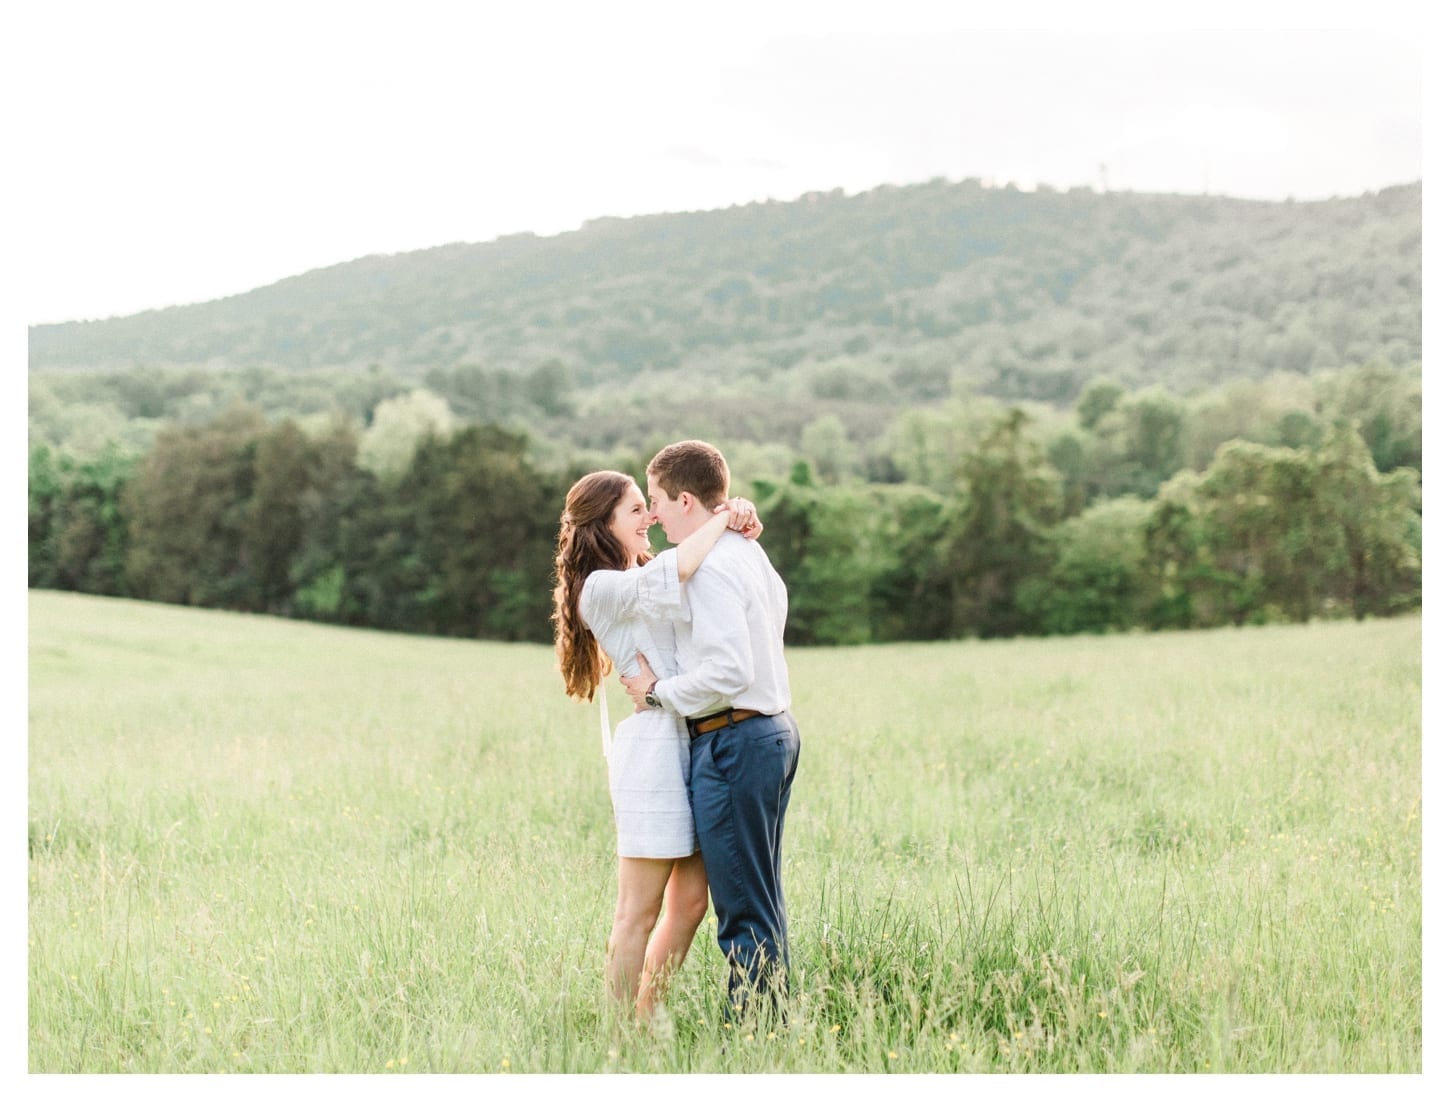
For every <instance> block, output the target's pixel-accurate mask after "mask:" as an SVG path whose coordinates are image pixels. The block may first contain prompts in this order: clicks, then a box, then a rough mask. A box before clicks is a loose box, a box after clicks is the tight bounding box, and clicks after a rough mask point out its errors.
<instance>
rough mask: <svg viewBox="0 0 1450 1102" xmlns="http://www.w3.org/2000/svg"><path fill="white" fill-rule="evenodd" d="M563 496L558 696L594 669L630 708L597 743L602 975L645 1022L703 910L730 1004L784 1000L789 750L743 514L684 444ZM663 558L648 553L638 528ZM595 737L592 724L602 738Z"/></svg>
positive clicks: (701, 451)
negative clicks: (624, 694)
mask: <svg viewBox="0 0 1450 1102" xmlns="http://www.w3.org/2000/svg"><path fill="white" fill-rule="evenodd" d="M646 474H647V487H648V490H649V499H648V501H646V499H645V495H644V494H643V493H641V492H640V489H639V487H638V486H637V485H636V484H635V482H634V480H633V479H632V478H630V477H629V476H628V475H625V474H620V473H618V472H615V471H596V472H595V473H593V474H589V475H585V476H584V477H583V478H581V479H580V480H579V481H578V482H576V483H575V484H574V486H573V487H572V488H571V489H570V491H569V494H568V497H567V499H566V500H565V505H564V513H563V516H562V517H561V518H560V525H559V547H558V554H557V556H556V558H555V564H554V565H555V574H556V585H555V589H554V628H555V636H554V644H555V650H556V652H557V654H558V658H559V667H560V670H561V672H562V673H563V675H564V684H565V689H566V691H567V692H568V693H569V695H571V696H576V697H579V698H581V699H585V700H592V699H593V698H594V693H595V691H596V690H598V689H599V686H600V683H601V682H602V681H603V679H604V678H605V677H606V676H608V674H609V673H610V670H611V668H614V669H617V670H619V671H620V674H621V681H622V682H623V683H624V686H625V688H626V690H627V691H628V692H629V695H630V697H631V699H632V700H633V701H634V703H635V709H636V710H635V712H634V714H633V715H631V716H630V717H628V718H627V719H625V720H624V721H623V722H622V723H620V724H619V726H618V728H617V729H616V730H615V732H614V736H613V739H612V740H609V741H608V743H607V754H608V760H609V792H610V797H611V799H612V801H613V804H614V820H615V826H616V830H617V835H618V852H619V895H618V900H617V903H616V907H615V914H614V926H613V928H612V930H611V931H610V935H609V943H608V949H607V953H606V963H605V974H606V979H607V986H608V988H609V991H610V993H611V994H612V995H613V996H614V997H615V998H616V999H618V1000H619V1001H620V1002H621V1003H622V1004H624V1005H626V1006H631V1005H632V1006H633V1008H634V1012H635V1014H636V1015H637V1016H638V1017H639V1018H641V1019H642V1020H645V1021H648V1020H649V1019H650V1017H651V1016H652V1015H653V1012H654V1009H655V1006H656V1004H657V1001H658V999H659V998H660V996H661V994H662V991H663V987H664V983H665V981H666V979H667V978H668V976H669V974H670V973H671V972H672V971H673V970H674V969H675V968H677V967H678V966H679V964H680V962H681V961H683V960H684V958H685V954H686V953H687V952H688V951H689V948H690V945H691V943H692V942H693V940H694V937H695V930H696V928H697V927H698V926H699V924H700V921H701V920H702V919H703V918H704V916H705V911H706V908H707V905H708V903H709V901H710V900H711V899H713V900H714V904H715V916H716V922H717V931H716V933H717V938H718V940H719V944H720V950H721V952H723V953H724V954H725V960H726V963H727V967H728V970H729V979H728V990H729V1005H730V1007H731V1012H732V1013H736V1014H738V1013H740V1012H741V1011H742V1010H743V1009H744V1008H745V1007H746V1005H747V1004H749V1003H750V1002H751V1000H752V998H753V997H754V996H755V995H757V994H760V995H764V997H765V1001H766V1003H767V1004H768V1005H774V1004H775V1000H776V997H777V996H779V995H780V994H782V993H783V992H784V991H785V989H786V983H787V972H788V968H789V956H788V952H787V947H786V914H785V897H784V895H783V893H782V890H781V861H780V845H781V826H782V822H783V820H784V817H785V811H786V807H787V805H788V804H789V802H790V791H791V782H792V781H793V780H794V778H795V769H796V760H797V758H798V756H799V754H800V734H799V731H798V730H797V728H796V723H795V720H794V719H793V718H792V717H791V714H790V711H789V708H790V685H789V682H788V680H787V674H786V665H785V652H784V646H783V637H784V631H785V616H786V591H785V585H784V583H782V582H781V580H780V575H779V574H777V573H776V571H775V569H774V568H773V567H772V566H771V565H770V560H769V558H767V556H766V554H765V551H764V550H763V549H762V548H761V547H760V545H759V544H758V543H757V542H755V541H756V539H757V537H758V536H759V535H760V532H761V525H760V521H759V519H758V518H757V516H756V513H755V507H754V506H753V505H752V504H751V503H750V502H748V501H745V500H743V499H741V498H733V499H730V500H727V499H726V494H727V493H728V491H729V487H730V469H729V467H728V466H727V465H726V463H725V458H724V456H722V455H721V454H720V452H719V451H718V450H717V449H716V448H714V447H712V446H711V445H709V444H706V443H704V442H702V441H699V440H685V441H681V442H680V443H677V444H671V445H670V446H669V447H667V448H665V449H664V450H663V451H661V452H660V453H659V454H658V455H656V456H655V457H654V459H652V460H651V461H650V464H649V468H648V470H647V472H646ZM656 523H658V524H660V525H661V526H662V527H663V528H664V532H665V536H666V538H668V539H669V540H670V542H671V543H673V544H674V545H675V546H674V547H672V548H670V549H668V550H666V551H663V552H661V553H660V554H659V555H657V556H653V557H651V554H650V547H649V530H650V527H651V526H652V525H654V524H656ZM605 730H606V737H607V736H608V728H607V726H606V728H605Z"/></svg>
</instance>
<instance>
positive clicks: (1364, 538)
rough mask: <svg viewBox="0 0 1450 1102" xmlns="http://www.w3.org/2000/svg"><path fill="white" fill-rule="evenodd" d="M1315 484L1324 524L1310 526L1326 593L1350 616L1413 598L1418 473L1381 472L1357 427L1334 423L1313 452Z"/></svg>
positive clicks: (1391, 608)
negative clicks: (1325, 578)
mask: <svg viewBox="0 0 1450 1102" xmlns="http://www.w3.org/2000/svg"><path fill="white" fill-rule="evenodd" d="M1314 488H1315V493H1316V496H1317V498H1318V501H1319V508H1320V512H1321V516H1322V518H1323V523H1322V527H1321V530H1320V531H1319V532H1316V542H1317V543H1318V545H1319V553H1320V555H1322V556H1323V557H1325V558H1326V559H1327V568H1326V572H1327V573H1328V575H1329V577H1328V584H1327V585H1326V587H1325V589H1326V591H1327V595H1329V596H1331V597H1333V598H1334V599H1336V600H1338V601H1339V602H1341V603H1342V604H1346V605H1348V606H1349V608H1350V609H1351V610H1352V611H1353V613H1354V616H1355V619H1364V617H1365V616H1368V615H1384V614H1386V613H1390V612H1397V611H1401V610H1402V609H1405V608H1410V607H1414V606H1416V605H1418V604H1419V598H1420V561H1421V560H1420V514H1419V499H1420V488H1419V479H1418V477H1417V476H1416V473H1415V472H1414V471H1413V470H1410V469H1408V468H1401V469H1400V470H1397V471H1394V472H1392V473H1390V474H1381V473H1380V472H1379V471H1378V470H1377V469H1376V466H1375V461H1374V458H1373V456H1372V455H1371V453H1370V449H1369V446H1368V445H1367V444H1366V443H1365V442H1364V439H1363V437H1362V435H1361V434H1360V432H1358V431H1356V429H1355V427H1353V426H1351V425H1347V424H1344V423H1342V422H1341V423H1340V424H1338V425H1336V426H1334V428H1332V429H1331V430H1330V434H1329V438H1328V439H1327V440H1326V441H1325V443H1324V446H1323V447H1322V448H1321V449H1319V450H1318V451H1317V452H1316V453H1315V455H1314Z"/></svg>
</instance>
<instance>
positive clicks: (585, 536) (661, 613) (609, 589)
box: [553, 471, 761, 1021]
mask: <svg viewBox="0 0 1450 1102" xmlns="http://www.w3.org/2000/svg"><path fill="white" fill-rule="evenodd" d="M654 519H655V518H654V515H653V513H652V512H651V511H650V509H649V507H648V505H646V503H645V499H644V494H643V493H641V492H640V489H639V487H638V486H637V485H635V482H634V480H633V479H632V478H630V477H629V476H628V475H625V474H620V473H619V472H617V471H596V472H594V473H593V474H588V475H585V476H584V477H583V478H581V479H580V480H579V481H578V482H576V483H575V484H574V485H573V487H572V488H570V490H569V493H568V496H567V497H566V498H565V502H564V513H563V515H562V516H561V517H560V519H559V547H558V553H557V555H556V556H555V558H554V569H555V578H556V584H555V586H554V616H553V619H554V650H555V652H556V654H557V655H558V657H559V669H560V671H561V672H562V673H563V675H564V687H565V690H566V691H567V692H568V694H569V695H570V696H575V697H578V698H580V699H581V700H593V699H594V693H595V691H596V689H598V688H599V685H600V682H601V681H602V680H603V679H604V678H605V677H606V676H607V675H608V674H609V672H610V669H611V667H616V668H618V669H619V670H620V671H621V672H622V673H624V674H633V673H635V672H637V671H638V668H639V665H638V659H637V655H638V654H643V655H644V656H645V658H646V659H647V660H648V662H649V665H650V667H651V668H652V669H654V670H656V671H658V673H659V675H660V676H661V677H670V676H672V675H674V674H675V673H676V672H677V671H676V665H675V642H674V627H673V621H674V620H675V619H678V618H679V617H680V615H681V614H683V612H684V605H683V597H682V595H681V590H680V586H681V584H682V583H684V582H686V581H688V580H689V578H690V576H691V575H693V574H694V573H695V571H696V570H697V569H698V568H699V566H700V563H701V562H703V561H704V558H705V555H706V553H707V552H708V551H709V550H710V548H712V547H713V546H714V545H715V542H716V541H717V540H718V539H719V538H720V536H721V535H722V534H723V533H724V531H725V529H726V528H727V527H729V528H734V529H736V530H737V531H740V532H741V533H742V534H743V535H745V536H746V537H747V538H751V539H754V538H756V537H757V536H759V534H760V531H761V526H760V523H759V521H758V520H757V519H756V516H755V507H754V506H753V505H751V504H750V503H749V502H748V501H745V500H743V499H741V498H735V499H732V500H731V501H730V502H728V503H726V504H725V505H721V506H720V507H719V509H718V510H717V513H716V515H715V516H714V517H713V518H712V519H711V520H710V522H709V523H708V524H706V525H705V526H704V527H703V528H701V529H700V530H699V531H698V532H696V533H694V534H693V535H692V536H690V537H689V538H688V539H686V540H684V541H683V542H682V543H680V544H679V546H678V547H674V548H671V549H669V550H666V551H663V552H661V553H660V554H659V555H658V556H656V557H653V558H651V555H650V549H649V530H650V526H651V525H652V524H653V523H654ZM605 732H606V738H607V735H608V727H607V725H606V726H605ZM606 754H607V755H608V761H609V795H610V799H611V800H612V801H613V804H614V821H615V828H616V831H617V835H618V852H619V895H618V899H617V902H616V905H615V910H614V926H613V928H612V929H611V931H610V934H609V944H608V947H607V950H606V958H605V976H606V980H607V985H608V988H609V991H610V993H611V994H612V995H613V996H614V997H615V998H616V999H618V1000H619V1001H620V1002H621V1003H622V1004H624V1005H629V1004H631V1003H632V1004H633V1005H634V1010H635V1014H636V1016H637V1017H638V1018H640V1019H641V1020H645V1021H648V1020H649V1018H650V1016H651V1015H652V1014H653V1012H654V1007H655V1003H656V1000H657V999H658V998H659V996H660V994H661V991H662V989H663V985H664V982H665V980H666V978H667V977H668V975H669V973H670V972H671V971H673V970H674V969H675V968H676V967H678V965H679V964H680V962H681V961H683V960H684V959H685V954H686V953H687V952H689V949H690V944H691V943H692V942H693V941H694V938H695V930H696V928H697V927H698V926H699V925H700V920H701V919H703V918H704V917H705V909H706V907H707V905H708V904H709V890H708V887H707V885H706V880H705V863H704V860H703V858H702V857H701V856H700V853H699V850H698V848H697V847H696V844H695V826H694V820H693V818H692V817H691V814H690V802H689V795H688V791H687V785H688V783H689V772H690V751H689V736H688V734H687V733H686V731H685V725H684V721H683V720H681V719H680V718H679V717H677V716H672V715H670V714H668V713H666V712H662V711H654V710H648V711H641V712H635V713H634V714H633V715H631V716H629V717H628V718H627V719H625V720H624V721H623V722H621V723H620V724H619V726H618V728H617V729H616V730H615V732H614V738H613V740H612V741H607V743H606ZM662 907H663V911H664V917H663V918H661V917H660V911H661V908H662Z"/></svg>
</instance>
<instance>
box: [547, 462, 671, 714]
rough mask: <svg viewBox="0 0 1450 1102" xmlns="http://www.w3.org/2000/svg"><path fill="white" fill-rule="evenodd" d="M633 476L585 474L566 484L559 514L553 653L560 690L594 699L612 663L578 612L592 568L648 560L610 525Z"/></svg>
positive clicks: (621, 567)
mask: <svg viewBox="0 0 1450 1102" xmlns="http://www.w3.org/2000/svg"><path fill="white" fill-rule="evenodd" d="M633 485H634V479H632V478H630V477H629V475H627V474H620V473H619V472H618V471H595V472H594V473H593V474H586V475H585V476H584V477H583V478H581V479H580V480H579V481H578V482H576V483H574V485H573V486H571V487H570V488H569V493H568V496H566V497H565V498H564V512H563V515H562V516H560V517H559V548H558V551H557V553H556V554H555V555H554V614H553V617H552V619H553V621H554V653H555V654H556V655H558V658H559V672H560V673H562V674H563V675H564V690H565V692H567V693H568V694H569V695H570V696H577V697H579V699H581V700H593V699H594V690H595V689H596V688H597V687H598V685H599V683H600V682H601V681H603V680H604V678H606V677H607V676H609V673H610V671H611V669H612V668H613V667H612V666H611V665H610V662H609V656H608V655H606V654H605V653H604V651H603V649H602V648H601V647H600V646H599V642H598V640H596V639H595V638H594V633H593V632H592V631H590V630H589V628H588V627H586V626H585V624H584V620H583V617H581V616H580V615H579V595H580V594H581V593H582V592H583V591H584V580H585V579H586V578H588V577H589V575H590V574H592V573H594V571H596V570H626V569H628V568H629V567H630V566H633V565H640V564H643V563H646V562H648V561H649V558H650V556H649V555H648V554H641V555H640V556H639V557H638V559H637V560H636V562H635V563H631V562H630V561H629V552H628V551H626V550H625V548H624V545H623V544H621V543H620V542H619V540H617V539H616V538H615V537H614V533H613V532H611V531H610V530H609V522H610V520H611V519H612V518H613V516H614V507H615V506H616V505H618V504H619V500H620V498H622V497H624V492H625V490H627V489H629V487H631V486H633Z"/></svg>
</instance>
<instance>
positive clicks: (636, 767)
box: [579, 548, 697, 857]
mask: <svg viewBox="0 0 1450 1102" xmlns="http://www.w3.org/2000/svg"><path fill="white" fill-rule="evenodd" d="M675 559H676V553H675V550H674V548H670V549H668V550H666V551H662V552H661V553H660V554H659V555H657V556H656V557H655V558H653V559H651V560H650V561H649V562H648V563H646V564H645V565H644V566H637V567H634V568H633V569H630V570H596V571H595V572H594V573H592V574H590V575H589V577H588V578H586V579H585V580H584V589H583V592H582V593H581V594H580V595H579V614H580V615H581V616H582V617H583V619H584V623H585V624H587V625H588V626H589V630H590V631H592V632H593V633H594V637H595V638H596V639H598V640H599V644H600V646H602V647H603V648H604V653H605V654H607V655H609V658H610V661H612V662H613V663H614V666H615V669H616V671H618V672H619V673H622V674H625V675H626V676H632V675H633V674H636V673H638V672H639V662H638V660H637V659H636V657H635V655H636V653H637V652H641V651H642V652H643V653H644V656H645V657H646V658H647V659H648V660H649V664H650V668H651V669H652V670H654V672H655V673H656V674H657V675H658V676H659V677H661V678H666V677H673V676H675V674H676V673H678V672H679V671H678V669H677V668H676V664H675V629H674V624H675V622H676V621H679V620H687V619H688V618H689V608H688V606H687V605H686V604H685V600H684V595H683V593H682V592H681V588H680V573H679V565H678V563H677V562H676V561H675ZM599 691H600V692H603V691H604V690H603V686H601V687H600V689H599ZM607 754H608V761H609V795H610V799H611V800H612V801H613V803H614V825H615V830H616V832H617V835H618V849H619V856H621V857H688V856H689V855H690V854H692V853H694V852H695V850H696V848H697V847H696V844H695V821H694V817H693V816H692V815H691V814H690V797H689V790H688V785H689V780H690V736H689V733H688V732H687V731H686V729H685V721H684V720H683V719H682V718H680V717H679V716H675V715H672V714H670V713H668V712H662V711H655V710H650V711H644V712H633V713H631V714H630V715H629V716H628V717H627V718H626V719H624V720H622V721H621V722H620V723H619V725H618V726H617V727H616V728H615V729H614V737H613V739H612V740H611V741H610V743H609V747H608V750H607Z"/></svg>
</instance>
